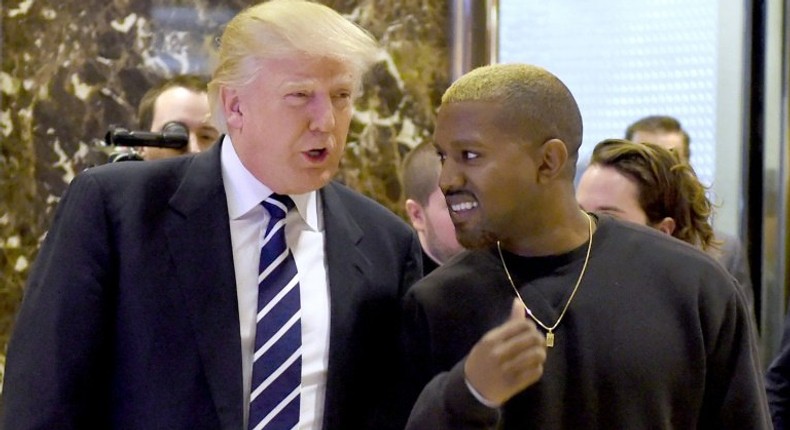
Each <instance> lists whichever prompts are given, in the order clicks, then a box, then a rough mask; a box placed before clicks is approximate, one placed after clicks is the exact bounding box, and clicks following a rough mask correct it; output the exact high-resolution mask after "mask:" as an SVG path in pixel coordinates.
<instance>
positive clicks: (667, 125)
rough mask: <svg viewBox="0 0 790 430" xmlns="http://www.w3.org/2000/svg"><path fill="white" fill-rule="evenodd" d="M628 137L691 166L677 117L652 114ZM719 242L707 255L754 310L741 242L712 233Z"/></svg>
mask: <svg viewBox="0 0 790 430" xmlns="http://www.w3.org/2000/svg"><path fill="white" fill-rule="evenodd" d="M625 138H626V139H628V140H630V141H632V142H635V143H643V142H650V143H655V144H656V145H658V146H661V147H663V148H665V149H668V150H670V151H673V152H675V153H677V154H678V157H679V158H680V159H681V161H685V162H686V163H689V164H690V163H691V138H690V137H689V134H688V132H686V130H684V129H683V126H682V125H681V124H680V121H678V120H677V119H676V118H673V117H671V116H667V115H651V116H646V117H644V118H640V119H639V120H637V121H635V122H633V123H632V124H631V125H629V126H628V128H626V130H625ZM713 235H714V240H715V241H716V242H717V243H718V245H717V246H716V247H713V248H711V249H710V251H709V252H708V253H709V254H710V255H711V256H712V257H713V258H715V259H716V260H717V261H718V262H719V263H721V264H722V266H724V267H725V268H726V269H727V271H728V272H730V274H731V275H732V276H734V277H735V279H736V280H738V283H739V284H740V285H741V287H742V290H743V291H745V292H746V298H747V301H748V302H749V304H750V308H752V309H753V308H754V306H753V302H754V287H753V286H752V278H751V274H750V270H749V261H748V260H747V259H746V253H745V252H744V249H743V244H742V243H741V241H740V239H738V238H737V237H736V236H733V235H731V234H728V233H725V232H723V231H720V230H714V231H713Z"/></svg>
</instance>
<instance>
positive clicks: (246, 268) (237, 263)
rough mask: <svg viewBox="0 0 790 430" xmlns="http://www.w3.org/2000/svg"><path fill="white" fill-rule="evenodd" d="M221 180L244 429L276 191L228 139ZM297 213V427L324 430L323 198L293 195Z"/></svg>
mask: <svg viewBox="0 0 790 430" xmlns="http://www.w3.org/2000/svg"><path fill="white" fill-rule="evenodd" d="M221 150H222V152H221V163H222V180H223V184H224V186H225V194H226V196H227V199H228V213H229V215H230V236H231V243H232V244H233V265H234V267H235V273H236V294H237V297H238V301H239V326H240V329H241V360H242V378H243V379H242V383H243V384H242V387H243V390H244V428H247V421H248V417H249V403H250V386H251V384H252V357H253V351H254V349H255V317H256V314H257V313H258V263H259V259H260V255H261V246H262V245H263V232H264V231H265V229H266V225H267V224H268V222H269V214H268V213H267V212H266V210H265V209H264V208H263V206H261V204H260V203H261V202H262V201H263V200H264V199H266V198H267V197H269V195H271V194H272V191H271V190H270V189H269V188H268V187H267V186H266V185H264V184H262V183H260V182H259V181H258V180H257V179H256V178H255V177H254V176H253V175H252V174H251V173H250V172H249V171H248V170H247V169H246V168H245V167H244V166H243V165H242V164H241V160H239V156H238V154H237V153H236V151H235V149H234V148H233V144H232V142H231V140H230V137H228V136H225V138H224V140H223V141H222V148H221ZM290 197H291V198H292V199H293V201H294V203H295V204H296V209H297V211H290V212H289V213H288V215H287V217H286V225H285V240H286V242H287V243H288V247H289V248H290V249H291V252H292V253H293V255H294V260H295V261H296V268H297V270H298V272H299V293H300V295H301V305H302V389H301V394H300V412H299V414H300V416H299V428H300V429H305V430H307V429H310V430H320V429H321V424H322V420H323V411H324V397H325V395H326V371H327V364H328V362H329V280H328V278H327V271H326V259H325V258H324V225H323V212H322V211H321V199H320V198H319V194H318V192H316V191H313V192H309V193H307V194H300V195H292V196H290Z"/></svg>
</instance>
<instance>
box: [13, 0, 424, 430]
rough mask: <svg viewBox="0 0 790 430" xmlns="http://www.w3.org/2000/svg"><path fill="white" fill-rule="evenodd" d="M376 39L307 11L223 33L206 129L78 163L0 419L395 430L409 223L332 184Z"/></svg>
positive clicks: (60, 425)
mask: <svg viewBox="0 0 790 430" xmlns="http://www.w3.org/2000/svg"><path fill="white" fill-rule="evenodd" d="M379 49H380V48H379V47H378V44H377V43H376V42H375V40H374V39H373V38H372V37H371V36H370V35H369V34H368V33H367V32H365V31H364V30H362V29H361V28H359V27H357V26H356V25H355V24H353V23H352V22H350V21H348V20H347V19H345V18H344V17H343V16H342V15H340V14H338V13H337V12H335V11H333V10H332V9H330V8H328V7H326V6H323V5H321V4H319V3H313V2H309V1H301V0H290V1H289V0H272V1H268V2H265V3H261V4H258V5H255V6H252V7H249V8H247V9H244V10H243V11H242V12H240V13H239V14H238V15H236V16H235V17H234V18H233V19H231V20H230V22H229V23H228V24H227V26H226V27H225V30H224V32H223V35H222V37H221V41H220V46H219V53H218V66H217V69H216V70H215V72H214V74H213V78H212V81H211V82H210V84H209V87H208V88H209V100H210V105H211V106H212V118H213V120H214V122H215V126H216V127H217V129H218V130H220V132H221V133H224V137H223V139H222V140H221V141H220V142H218V143H217V144H215V145H213V146H211V147H210V148H208V149H207V150H205V151H203V152H201V153H198V154H190V155H185V156H181V157H171V158H168V159H165V160H160V161H157V162H144V163H112V164H105V165H102V166H98V167H94V168H91V169H87V170H85V171H83V172H81V173H80V174H78V175H77V176H76V177H75V179H74V180H73V181H72V183H71V184H70V186H69V188H68V191H67V192H66V193H65V195H64V196H63V197H62V199H61V200H60V203H59V205H58V209H57V213H56V215H55V217H54V222H53V225H52V227H51V229H50V230H49V233H48V234H47V237H46V239H45V241H44V244H43V247H42V249H41V251H40V254H39V257H38V259H37V260H36V262H35V267H34V268H33V269H32V273H31V276H30V278H29V282H28V285H27V287H26V290H25V297H24V301H23V303H22V307H21V311H20V313H19V315H18V319H17V323H16V328H15V331H14V333H13V335H12V339H11V341H10V345H9V347H8V356H7V362H6V381H5V390H4V399H3V401H4V404H5V405H4V406H5V408H6V410H7V411H8V413H6V414H5V427H4V430H19V429H33V428H52V429H55V428H57V429H89V428H100V429H114V428H123V429H146V430H147V429H190V430H201V429H206V430H208V429H212V430H213V429H220V428H221V429H234V430H238V429H256V430H257V429H286V428H287V429H290V428H299V429H323V430H347V429H371V430H374V429H375V430H379V429H401V428H403V425H404V423H405V420H406V416H405V415H398V414H397V411H399V410H401V409H402V408H400V407H398V408H396V407H395V404H394V403H393V400H394V398H395V395H394V394H393V393H392V392H391V389H390V388H391V387H392V386H394V385H395V384H396V383H397V382H398V381H397V379H396V376H395V374H396V372H395V371H393V372H390V371H389V370H390V369H393V370H394V369H397V366H398V365H399V363H400V362H401V360H400V356H399V349H400V345H399V342H398V338H399V328H400V327H399V321H400V300H401V298H402V295H403V293H404V292H405V290H406V289H407V288H408V287H409V286H410V285H411V284H412V283H413V282H414V281H415V280H417V279H419V278H420V277H421V276H422V261H421V256H420V244H419V241H418V239H417V236H416V234H415V233H414V231H413V230H412V229H411V227H410V226H409V225H408V224H407V223H405V222H404V221H403V220H401V219H400V218H399V217H397V216H396V215H394V214H393V213H392V212H391V211H389V210H388V209H386V208H384V207H383V206H381V205H379V204H377V203H375V202H374V201H373V200H371V199H369V198H367V197H364V196H362V195H361V194H359V193H358V192H355V191H352V190H350V189H348V188H346V187H345V186H342V185H341V184H339V183H337V182H334V181H332V180H331V179H332V178H333V176H334V174H335V173H336V172H337V169H338V166H339V162H340V157H341V155H342V153H343V148H344V145H345V142H346V137H347V133H348V129H349V125H350V121H351V117H352V113H353V100H354V97H355V96H356V95H357V94H359V93H360V92H361V85H362V76H363V74H364V73H365V71H366V70H367V69H368V68H369V67H370V66H371V65H372V64H373V63H374V62H375V61H377V59H378V55H379Z"/></svg>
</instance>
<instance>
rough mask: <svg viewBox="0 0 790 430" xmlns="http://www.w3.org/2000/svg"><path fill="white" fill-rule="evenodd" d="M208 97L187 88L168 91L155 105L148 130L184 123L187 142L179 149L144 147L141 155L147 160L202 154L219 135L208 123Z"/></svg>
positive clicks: (169, 89) (160, 96)
mask: <svg viewBox="0 0 790 430" xmlns="http://www.w3.org/2000/svg"><path fill="white" fill-rule="evenodd" d="M209 115H210V114H209V106H208V96H207V95H206V93H204V92H200V93H196V92H193V91H191V90H189V89H187V88H183V87H173V88H168V89H167V90H165V91H164V92H162V94H160V95H159V97H157V99H156V101H155V102H154V112H153V118H152V121H151V130H150V131H155V132H158V131H161V130H162V127H164V125H165V124H167V123H169V122H171V121H178V122H181V123H183V124H184V125H186V126H187V128H188V129H189V143H188V144H187V146H185V147H184V148H182V149H173V148H155V147H143V148H141V149H140V153H141V154H142V156H143V158H145V159H146V160H155V159H159V158H168V157H175V156H177V155H181V154H185V153H187V152H201V151H203V150H205V149H207V148H208V147H210V146H211V145H212V144H214V142H216V141H217V139H218V138H219V132H218V131H217V129H216V128H214V126H212V125H211V124H210V122H209Z"/></svg>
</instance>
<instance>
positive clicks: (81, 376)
mask: <svg viewBox="0 0 790 430" xmlns="http://www.w3.org/2000/svg"><path fill="white" fill-rule="evenodd" d="M113 258H114V257H113V253H112V251H111V235H110V233H109V225H108V222H107V218H106V216H105V211H104V204H103V198H102V193H101V191H100V189H99V186H98V184H97V182H96V180H95V179H94V178H93V177H91V176H90V175H89V174H87V173H82V174H80V175H78V176H77V177H76V178H75V179H74V180H73V181H72V183H71V185H70V186H69V188H68V190H67V192H66V193H65V194H64V196H63V198H62V199H61V201H60V203H59V205H58V208H57V209H56V212H55V217H54V219H53V223H52V224H51V226H50V229H49V232H48V233H47V236H46V239H45V240H44V243H43V245H42V248H41V249H40V251H39V255H38V257H37V259H36V262H35V264H34V266H33V268H32V271H31V274H30V277H29V278H28V283H27V286H26V288H25V292H24V298H23V301H22V305H21V308H20V311H19V314H18V317H17V320H16V323H15V331H14V334H13V335H12V337H11V340H10V342H9V346H8V354H7V361H6V375H5V376H6V379H5V390H4V394H3V397H4V399H3V401H4V403H5V405H4V406H5V408H6V411H9V412H10V413H6V414H5V417H4V419H5V423H4V424H5V425H4V427H3V428H5V429H6V430H17V429H32V428H59V429H72V428H95V427H96V426H97V425H99V424H98V423H96V422H95V421H92V420H99V419H101V418H100V416H101V415H102V414H101V412H102V411H106V410H107V408H106V407H105V406H106V404H107V401H106V399H107V398H108V397H109V395H108V394H109V393H108V392H107V391H106V390H103V388H104V387H103V385H104V384H105V383H106V381H107V379H108V377H109V376H108V372H107V368H106V367H105V366H106V364H105V363H107V362H108V361H109V357H108V352H107V351H108V349H109V348H108V345H107V343H108V340H107V339H108V336H107V331H108V330H109V327H110V320H109V318H108V314H107V312H108V311H107V309H108V302H109V301H110V300H111V297H109V296H108V294H107V290H106V289H107V285H108V284H109V283H110V282H111V281H112V279H113V277H114V275H113V273H112V269H111V267H112V264H113ZM99 426H100V425H99Z"/></svg>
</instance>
